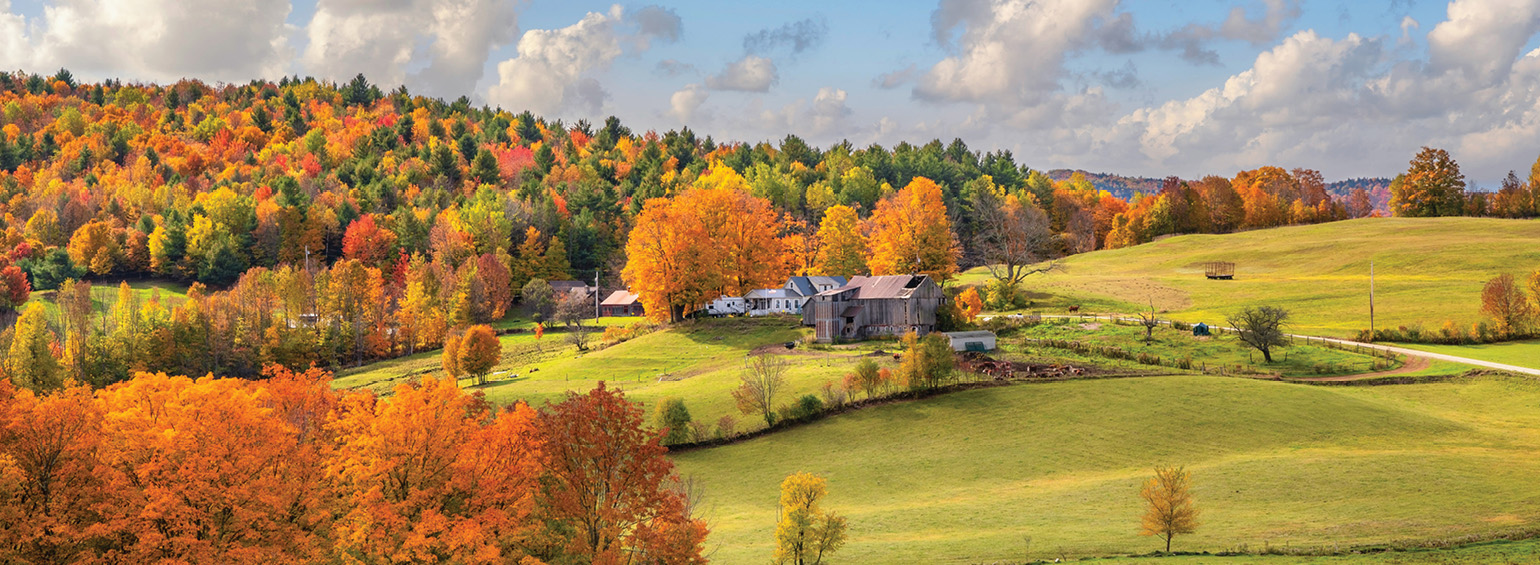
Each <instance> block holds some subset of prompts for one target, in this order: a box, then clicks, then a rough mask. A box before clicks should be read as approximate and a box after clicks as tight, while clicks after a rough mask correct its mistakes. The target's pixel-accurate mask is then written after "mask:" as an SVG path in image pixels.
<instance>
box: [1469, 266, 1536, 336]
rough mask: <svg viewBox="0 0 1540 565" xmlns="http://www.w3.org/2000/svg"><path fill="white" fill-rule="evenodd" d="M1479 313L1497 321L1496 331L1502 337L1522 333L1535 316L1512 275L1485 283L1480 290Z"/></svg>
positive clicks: (1531, 306)
mask: <svg viewBox="0 0 1540 565" xmlns="http://www.w3.org/2000/svg"><path fill="white" fill-rule="evenodd" d="M1481 313H1483V314H1486V315H1488V316H1491V317H1492V319H1493V320H1495V321H1497V331H1498V332H1499V333H1501V334H1502V335H1503V337H1510V336H1512V335H1514V334H1519V333H1523V332H1524V328H1525V326H1527V325H1528V324H1529V322H1530V319H1531V318H1533V317H1534V315H1535V308H1534V306H1533V305H1531V304H1530V303H1529V299H1528V298H1526V297H1525V296H1524V290H1523V289H1521V288H1519V284H1518V282H1516V281H1514V280H1513V275H1508V274H1503V275H1498V276H1496V277H1493V278H1492V280H1489V281H1487V284H1486V287H1484V288H1482V289H1481Z"/></svg>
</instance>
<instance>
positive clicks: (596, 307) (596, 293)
mask: <svg viewBox="0 0 1540 565" xmlns="http://www.w3.org/2000/svg"><path fill="white" fill-rule="evenodd" d="M598 321H599V269H597V268H596V269H594V322H598Z"/></svg>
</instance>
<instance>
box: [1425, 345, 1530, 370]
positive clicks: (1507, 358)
mask: <svg viewBox="0 0 1540 565" xmlns="http://www.w3.org/2000/svg"><path fill="white" fill-rule="evenodd" d="M1396 345H1397V346H1399V347H1405V348H1407V349H1416V350H1418V351H1428V352H1431V353H1443V354H1445V355H1459V356H1462V357H1469V358H1471V359H1480V360H1482V361H1491V362H1494V363H1506V364H1508V365H1517V366H1519V367H1528V368H1531V369H1540V340H1534V341H1513V342H1507V343H1490V344H1482V345H1423V344H1414V343H1398V344H1396Z"/></svg>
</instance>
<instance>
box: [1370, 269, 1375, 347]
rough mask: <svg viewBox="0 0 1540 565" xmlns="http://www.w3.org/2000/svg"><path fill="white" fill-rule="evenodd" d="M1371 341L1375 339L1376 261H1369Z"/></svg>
mask: <svg viewBox="0 0 1540 565" xmlns="http://www.w3.org/2000/svg"><path fill="white" fill-rule="evenodd" d="M1369 341H1370V342H1373V341H1374V261H1372V260H1371V261H1369Z"/></svg>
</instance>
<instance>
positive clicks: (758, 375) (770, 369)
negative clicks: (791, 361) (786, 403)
mask: <svg viewBox="0 0 1540 565" xmlns="http://www.w3.org/2000/svg"><path fill="white" fill-rule="evenodd" d="M785 386H786V361H784V360H782V359H781V358H780V357H776V356H774V355H768V354H764V353H761V354H759V355H755V356H752V357H750V358H749V359H748V361H747V362H746V366H745V367H744V370H743V376H742V377H740V381H739V383H738V388H735V389H733V400H734V401H736V402H737V403H738V410H739V411H740V412H743V413H744V414H759V415H761V416H763V417H764V418H765V425H766V426H770V425H773V424H775V396H776V395H777V394H779V393H780V391H781V389H782V388H784V387H785Z"/></svg>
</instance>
